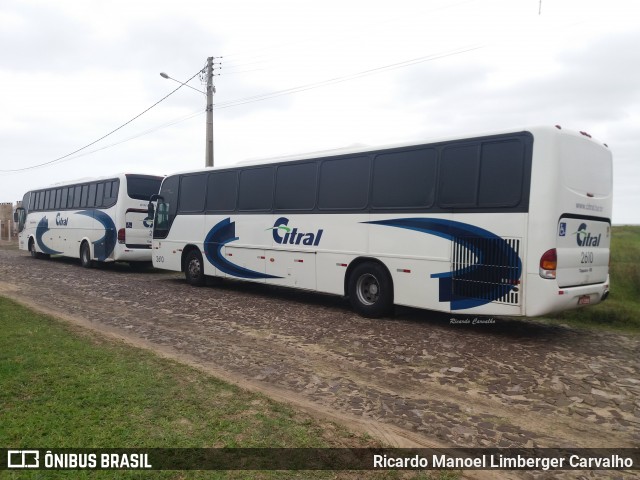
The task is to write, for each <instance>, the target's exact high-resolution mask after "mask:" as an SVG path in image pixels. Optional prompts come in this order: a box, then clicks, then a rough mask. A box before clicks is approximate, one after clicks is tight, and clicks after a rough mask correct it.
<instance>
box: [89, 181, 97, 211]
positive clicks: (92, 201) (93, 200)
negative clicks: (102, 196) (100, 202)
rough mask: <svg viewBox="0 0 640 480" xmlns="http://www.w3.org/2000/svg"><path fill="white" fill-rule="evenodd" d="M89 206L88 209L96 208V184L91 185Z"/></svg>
mask: <svg viewBox="0 0 640 480" xmlns="http://www.w3.org/2000/svg"><path fill="white" fill-rule="evenodd" d="M87 206H88V207H95V206H96V184H95V183H91V184H89V198H88V199H87Z"/></svg>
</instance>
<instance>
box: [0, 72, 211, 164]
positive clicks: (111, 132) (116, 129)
mask: <svg viewBox="0 0 640 480" xmlns="http://www.w3.org/2000/svg"><path fill="white" fill-rule="evenodd" d="M200 72H201V70H198V71H197V72H196V74H195V75H193V76H192V77H191V78H190V79H189V80H187V81H186V82H184V83H183V84H182V85H179V86H178V87H177V88H176V89H175V90H173V91H171V92H169V93H168V94H167V95H165V96H164V97H162V98H161V99H160V100H158V101H157V102H156V103H154V104H153V105H151V106H150V107H149V108H147V109H145V110H143V111H142V112H140V113H139V114H138V115H136V116H135V117H133V118H132V119H130V120H128V121H127V122H125V123H123V124H122V125H120V126H119V127H118V128H115V129H113V130H111V131H110V132H109V133H107V134H106V135H103V136H102V137H100V138H98V139H97V140H94V141H93V142H91V143H88V144H87V145H85V146H84V147H81V148H78V149H77V150H74V151H73V152H71V153H67V154H66V155H63V156H62V157H58V158H55V159H53V160H49V161H48V162H43V163H39V164H37V165H31V166H30V167H23V168H15V169H11V170H0V172H2V173H10V172H23V171H25V170H31V169H34V168H40V167H44V166H45V165H51V164H52V163H56V162H60V161H61V160H64V159H65V158H68V157H71V156H72V155H75V154H76V153H78V152H81V151H82V150H85V149H86V148H89V147H90V146H92V145H95V144H96V143H98V142H99V141H100V140H104V139H105V138H107V137H108V136H109V135H112V134H114V133H115V132H117V131H118V130H120V129H122V128H123V127H125V126H127V125H129V124H130V123H131V122H133V121H134V120H136V119H137V118H140V117H141V116H142V115H144V114H145V113H147V112H148V111H149V110H151V109H152V108H153V107H155V106H156V105H158V104H159V103H160V102H163V101H164V100H166V99H167V98H169V97H170V96H171V95H173V94H174V93H176V92H177V91H178V90H180V89H181V88H182V87H183V86H184V84H186V83H188V82H189V81H191V80H193V79H194V78H195V77H196V76H198V75H199V74H200Z"/></svg>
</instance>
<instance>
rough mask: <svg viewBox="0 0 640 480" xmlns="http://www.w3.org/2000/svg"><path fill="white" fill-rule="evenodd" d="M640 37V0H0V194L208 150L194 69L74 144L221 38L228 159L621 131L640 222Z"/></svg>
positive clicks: (627, 199)
mask: <svg viewBox="0 0 640 480" xmlns="http://www.w3.org/2000/svg"><path fill="white" fill-rule="evenodd" d="M639 46H640V2H637V1H632V0H607V1H602V0H600V1H595V0H542V2H540V0H448V1H445V0H412V1H407V0H394V1H384V2H382V1H374V0H366V1H361V0H340V1H334V0H323V1H321V2H319V1H314V2H305V1H302V0H298V1H281V0H270V1H258V0H248V1H241V0H238V1H220V0H207V1H204V0H203V1H190V0H183V1H179V2H177V1H176V2H169V1H157V0H155V1H139V0H123V1H119V0H110V1H107V2H105V1H100V2H99V1H93V0H77V1H75V0H56V1H55V2H54V1H50V0H46V1H45V0H2V2H0V201H1V202H13V201H15V200H18V199H20V198H22V195H23V194H24V192H25V191H27V190H29V189H32V188H37V187H42V186H46V185H50V184H52V183H55V182H59V181H63V180H68V179H75V178H80V177H90V176H99V175H109V174H113V173H116V172H122V171H128V172H148V173H156V174H169V173H172V172H175V171H179V170H185V169H190V168H198V167H201V166H204V157H205V141H204V139H205V114H204V108H205V97H204V95H202V94H200V93H198V92H196V91H194V90H192V89H189V88H185V87H183V88H181V89H179V90H178V91H177V92H175V93H174V94H172V95H170V96H169V97H168V98H167V99H166V100H164V101H162V102H161V103H159V104H158V105H157V106H155V107H154V108H152V109H150V110H149V111H148V112H146V113H145V114H144V115H142V116H140V117H139V118H138V119H136V120H135V121H132V122H131V123H129V124H128V125H126V126H125V127H123V128H121V129H120V130H118V131H117V132H115V133H113V134H111V135H109V136H107V137H106V138H104V139H102V140H100V141H99V142H96V143H94V144H93V145H91V146H90V147H88V148H86V149H83V150H81V151H79V152H78V153H76V154H74V155H70V156H67V155H68V154H70V153H71V152H74V151H76V150H78V149H80V148H82V147H84V146H86V145H88V144H91V143H93V142H94V141H95V140H97V139H99V138H101V137H103V136H104V135H105V134H107V133H109V132H111V131H112V130H114V129H116V128H117V127H119V126H120V125H122V124H124V123H125V122H127V121H129V120H130V119H132V118H133V117H135V116H136V115H138V114H140V113H141V112H143V111H144V110H146V109H147V108H149V107H150V106H151V105H153V104H154V103H156V102H157V101H158V100H160V99H161V98H163V97H164V96H165V95H167V94H169V93H170V92H171V91H172V90H174V89H175V88H176V87H177V86H178V84H177V83H175V82H173V81H171V80H166V79H163V78H162V77H160V75H159V73H160V72H166V73H168V74H169V75H170V76H171V77H173V78H175V79H178V80H181V81H185V80H187V79H188V78H190V77H192V76H194V75H196V74H197V72H198V71H199V70H201V69H202V68H203V67H204V65H205V62H206V58H207V57H209V56H216V57H222V58H220V59H216V62H221V65H216V66H217V67H221V68H220V69H218V70H216V74H219V76H216V77H215V81H214V83H215V86H216V95H215V97H214V104H215V107H214V151H215V163H216V165H231V164H234V163H236V162H239V161H242V160H247V159H255V158H265V157H273V156H278V155H283V154H292V153H301V152H308V151H316V150H324V149H331V148H338V147H343V146H350V145H356V144H358V145H361V144H367V145H376V146H377V145H385V144H389V143H396V142H404V141H412V140H428V139H432V138H438V137H442V136H449V135H458V134H461V133H463V134H467V133H478V132H485V131H491V130H494V129H503V128H514V127H523V126H530V125H555V124H560V125H562V126H563V127H564V128H567V129H572V130H586V131H587V132H589V133H591V134H592V135H593V136H594V137H596V138H597V139H599V140H601V141H603V142H606V143H607V144H608V145H609V146H610V147H611V150H612V151H613V154H614V212H613V222H614V223H640V213H638V205H640V188H639V187H638V184H639V183H640V48H639ZM189 84H190V85H192V86H193V87H194V88H197V89H204V86H203V85H202V84H201V82H200V80H199V78H198V76H197V75H196V76H195V78H194V80H193V81H191V82H190V83H189ZM62 157H64V158H62ZM59 158H62V160H60V161H57V162H53V163H50V164H49V165H47V166H43V167H39V168H29V169H28V170H23V171H19V172H10V171H9V170H15V169H24V168H27V167H33V166H36V165H40V164H43V163H46V162H52V161H54V160H56V159H59Z"/></svg>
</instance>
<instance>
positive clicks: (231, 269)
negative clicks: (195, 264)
mask: <svg viewBox="0 0 640 480" xmlns="http://www.w3.org/2000/svg"><path fill="white" fill-rule="evenodd" d="M235 240H238V237H236V224H235V222H232V221H231V218H225V219H224V220H222V221H221V222H218V223H217V224H216V225H214V226H213V228H212V229H211V230H209V233H207V236H206V237H205V239H204V253H205V255H206V256H207V260H209V262H210V263H211V264H212V265H213V266H215V267H216V268H217V269H218V270H220V271H222V272H224V273H226V274H227V275H232V276H234V277H239V278H249V279H253V280H256V279H260V278H282V277H277V276H274V275H267V274H266V273H262V272H257V271H255V270H249V269H248V268H244V267H241V266H240V265H236V264H235V263H231V262H230V261H229V260H227V259H226V258H224V256H223V255H222V247H224V246H225V245H226V244H227V243H230V242H233V241H235Z"/></svg>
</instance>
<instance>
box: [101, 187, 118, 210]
mask: <svg viewBox="0 0 640 480" xmlns="http://www.w3.org/2000/svg"><path fill="white" fill-rule="evenodd" d="M119 185H120V180H111V181H108V182H105V184H104V202H103V206H104V207H105V208H106V207H111V206H113V205H115V203H116V200H117V199H118V188H119Z"/></svg>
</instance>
